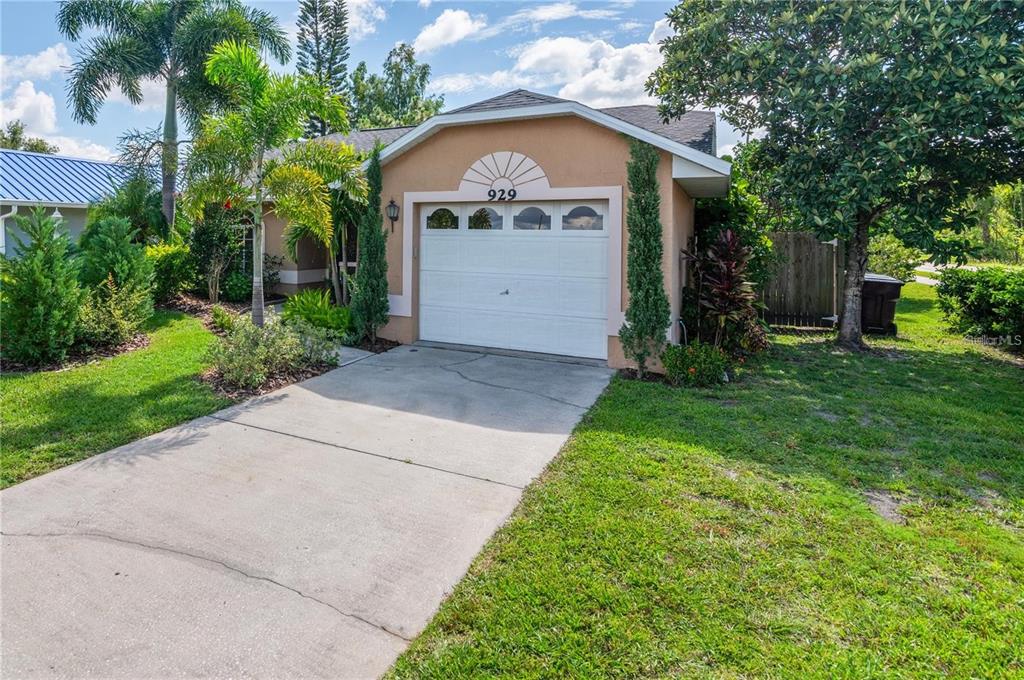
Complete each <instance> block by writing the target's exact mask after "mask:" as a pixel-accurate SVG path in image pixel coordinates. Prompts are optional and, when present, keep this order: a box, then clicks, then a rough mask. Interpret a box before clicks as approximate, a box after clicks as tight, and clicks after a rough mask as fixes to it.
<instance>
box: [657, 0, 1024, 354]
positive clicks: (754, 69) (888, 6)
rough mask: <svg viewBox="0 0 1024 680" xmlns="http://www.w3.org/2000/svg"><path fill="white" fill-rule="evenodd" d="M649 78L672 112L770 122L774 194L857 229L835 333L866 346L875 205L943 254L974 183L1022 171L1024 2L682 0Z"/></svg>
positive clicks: (816, 220) (840, 230)
mask: <svg viewBox="0 0 1024 680" xmlns="http://www.w3.org/2000/svg"><path fill="white" fill-rule="evenodd" d="M668 18H669V22H670V24H671V25H672V27H673V28H674V29H675V35H674V36H672V37H670V38H668V39H667V40H666V41H665V42H664V43H663V44H662V52H663V53H664V58H665V59H664V63H663V65H662V66H661V67H660V68H659V69H658V70H657V71H655V73H654V74H653V75H652V76H651V79H650V80H649V81H648V90H649V91H650V92H651V93H652V94H654V95H656V96H657V97H658V98H660V100H661V101H662V113H663V115H665V116H677V115H680V114H682V113H683V112H685V111H686V110H688V109H690V108H691V107H695V106H698V105H700V106H712V107H717V108H719V109H720V110H721V112H722V117H723V118H724V119H725V120H727V121H728V122H729V123H731V124H732V125H734V126H735V127H737V128H739V129H740V130H742V131H745V132H748V133H755V132H758V131H760V132H762V133H763V134H764V139H763V142H762V147H763V151H764V153H765V156H766V158H768V159H769V160H770V161H771V163H772V165H773V166H774V176H773V188H772V191H773V192H774V193H775V194H776V197H777V198H778V199H779V200H781V201H782V202H783V203H785V204H786V205H787V207H789V208H791V209H792V210H793V211H794V212H795V213H796V214H798V215H799V216H800V218H801V219H802V220H803V221H804V222H805V223H806V224H807V225H809V226H810V227H812V228H813V229H815V230H816V231H817V232H818V233H819V235H821V236H822V237H823V238H835V237H838V238H842V239H844V240H845V241H846V243H847V261H846V276H845V280H844V283H843V302H844V311H843V317H842V319H841V321H840V329H839V341H840V344H841V345H843V346H845V347H848V348H851V349H853V348H859V347H861V346H862V340H861V330H860V313H861V287H862V285H863V282H864V272H865V267H866V263H867V257H868V242H869V238H870V235H871V232H872V228H873V227H875V226H876V225H877V224H878V223H879V221H880V220H882V219H887V220H889V221H890V222H891V223H894V224H897V225H898V227H897V231H898V233H899V234H900V236H901V237H902V238H903V239H904V240H905V241H906V242H907V243H908V244H909V245H914V246H917V247H919V248H921V249H923V250H926V251H928V252H930V253H932V255H933V257H935V258H936V259H939V260H943V259H946V258H949V257H951V256H952V255H955V254H956V253H954V252H950V250H951V247H955V245H956V244H957V243H959V242H962V241H958V240H956V239H950V240H944V239H943V238H942V235H943V234H944V233H948V232H949V231H954V232H955V231H958V230H963V229H965V228H967V227H969V226H970V224H969V220H970V217H969V215H967V214H964V213H965V212H966V211H964V210H962V206H963V205H964V199H965V198H966V197H967V196H968V195H969V194H970V193H971V192H972V191H978V190H983V189H984V188H986V187H988V186H990V185H994V184H997V183H999V182H1005V181H1010V180H1012V179H1013V178H1015V177H1020V176H1021V175H1022V173H1024V51H1022V50H1024V41H1022V36H1024V16H1022V12H1021V4H1020V2H1019V0H988V1H986V2H976V3H973V4H971V3H951V2H928V1H927V0H924V1H923V2H901V1H900V0H876V1H874V2H864V3H854V2H826V1H825V0H816V1H808V2H799V3H791V2H760V3H752V2H745V1H743V0H686V2H683V3H681V4H679V5H678V6H676V7H675V8H674V9H673V10H672V11H671V12H669V15H668Z"/></svg>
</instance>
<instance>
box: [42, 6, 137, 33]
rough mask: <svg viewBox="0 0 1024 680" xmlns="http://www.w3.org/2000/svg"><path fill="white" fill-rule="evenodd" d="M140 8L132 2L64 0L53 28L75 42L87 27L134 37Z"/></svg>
mask: <svg viewBox="0 0 1024 680" xmlns="http://www.w3.org/2000/svg"><path fill="white" fill-rule="evenodd" d="M140 7H141V5H140V4H139V3H138V2H135V0H67V1H66V2H62V3H61V4H60V9H58V10H57V28H58V29H59V30H60V32H61V33H63V34H64V35H65V36H66V37H67V38H68V39H69V40H78V38H79V37H80V36H81V34H82V29H84V28H86V27H88V26H93V27H96V28H100V29H104V30H106V31H109V32H110V33H111V34H115V35H122V36H138V29H139V9H140Z"/></svg>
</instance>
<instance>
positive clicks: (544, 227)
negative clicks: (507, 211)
mask: <svg viewBox="0 0 1024 680" xmlns="http://www.w3.org/2000/svg"><path fill="white" fill-rule="evenodd" d="M552 212H553V210H552V206H550V205H543V204H538V205H526V206H523V207H521V208H520V207H515V208H513V209H512V213H513V215H514V216H513V217H512V228H513V229H514V230H516V231H551V214H552Z"/></svg>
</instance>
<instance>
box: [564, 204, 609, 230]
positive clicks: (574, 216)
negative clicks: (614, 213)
mask: <svg viewBox="0 0 1024 680" xmlns="http://www.w3.org/2000/svg"><path fill="white" fill-rule="evenodd" d="M560 208H561V210H560V211H559V212H560V213H561V218H562V219H561V225H562V231H564V232H569V233H573V234H578V235H580V236H587V235H601V234H602V232H604V229H605V213H606V212H607V208H606V207H605V206H603V205H598V204H594V203H568V202H565V203H562V204H561V206H560Z"/></svg>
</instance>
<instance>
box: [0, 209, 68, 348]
mask: <svg viewBox="0 0 1024 680" xmlns="http://www.w3.org/2000/svg"><path fill="white" fill-rule="evenodd" d="M15 219H16V220H17V222H18V227H19V228H20V229H21V231H23V232H24V233H25V236H26V237H27V239H28V240H27V241H22V240H21V239H20V238H18V237H17V236H13V237H12V238H13V240H14V253H15V257H14V258H10V259H9V258H7V257H0V276H2V286H0V304H2V306H3V309H2V316H3V323H2V324H0V335H2V344H3V355H4V357H5V358H7V359H13V360H14V361H19V362H22V363H26V364H41V363H47V362H52V361H61V360H63V359H64V358H65V357H66V356H67V352H68V349H70V348H71V346H72V345H73V344H74V342H75V331H76V329H77V326H78V314H79V307H80V305H81V302H82V298H83V295H84V293H83V291H82V288H81V285H80V284H79V280H78V276H79V266H80V263H79V260H78V259H77V258H75V257H72V256H71V255H70V250H71V240H70V239H69V238H68V235H67V232H65V231H64V229H63V225H62V223H61V222H59V221H57V220H54V219H53V217H51V216H49V215H47V214H46V213H45V212H44V211H43V209H42V208H37V209H35V210H33V211H32V212H31V213H30V214H29V215H28V216H27V217H26V216H23V215H17V216H15Z"/></svg>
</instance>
